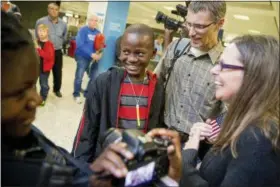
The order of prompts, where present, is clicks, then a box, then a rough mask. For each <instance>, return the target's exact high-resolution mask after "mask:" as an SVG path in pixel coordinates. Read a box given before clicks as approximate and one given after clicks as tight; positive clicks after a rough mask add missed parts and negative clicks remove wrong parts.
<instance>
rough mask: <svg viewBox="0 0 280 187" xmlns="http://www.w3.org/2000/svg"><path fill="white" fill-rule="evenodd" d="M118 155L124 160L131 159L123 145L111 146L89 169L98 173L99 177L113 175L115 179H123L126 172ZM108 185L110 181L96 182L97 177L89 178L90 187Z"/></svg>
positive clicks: (130, 154)
mask: <svg viewBox="0 0 280 187" xmlns="http://www.w3.org/2000/svg"><path fill="white" fill-rule="evenodd" d="M120 155H122V156H123V157H124V158H126V159H132V158H133V154H132V153H131V152H130V151H128V150H127V149H126V144H125V143H117V144H111V145H109V146H108V147H107V148H106V149H105V151H103V153H102V154H101V155H100V156H99V157H98V158H97V159H96V160H95V161H94V162H93V163H92V164H91V165H90V168H91V169H92V170H93V171H94V172H96V173H100V175H99V176H109V175H113V176H114V177H116V178H123V177H125V176H126V174H127V172H128V171H127V168H126V166H125V164H124V162H123V160H122V158H121V156H120ZM110 183H111V180H110V179H107V180H98V177H97V176H93V177H92V178H91V186H110Z"/></svg>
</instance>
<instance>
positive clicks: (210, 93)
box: [155, 38, 224, 134]
mask: <svg viewBox="0 0 280 187" xmlns="http://www.w3.org/2000/svg"><path fill="white" fill-rule="evenodd" d="M183 40H185V41H184V42H186V43H188V42H189V39H185V38H184V39H183ZM176 42H177V40H176V41H173V42H172V43H171V44H170V45H169V46H168V49H167V50H166V51H165V53H164V55H163V57H162V58H161V60H160V61H159V63H158V65H157V67H156V69H155V73H156V74H157V75H158V76H159V78H163V80H164V79H166V77H167V71H168V69H169V68H170V66H171V59H172V58H173V55H174V54H173V51H174V47H175V45H176ZM223 49H224V48H223V46H222V44H221V43H218V44H217V45H216V46H214V47H213V48H212V49H211V50H210V51H208V53H206V54H203V55H201V56H195V54H193V53H192V52H191V51H190V50H189V49H186V52H185V53H184V54H183V55H182V56H181V57H179V58H178V59H177V61H176V62H175V65H174V68H173V70H172V72H171V75H170V78H169V81H168V84H167V86H166V92H165V114H164V122H165V124H166V125H168V126H169V127H173V128H175V129H176V130H178V131H181V132H185V133H187V134H188V133H189V131H190V128H191V127H192V125H193V124H194V123H196V122H205V120H206V119H208V118H209V117H211V116H210V115H211V114H212V113H213V111H218V113H219V112H222V111H224V105H223V103H222V102H220V101H217V100H216V99H215V84H214V78H213V76H212V75H211V73H210V70H211V68H213V67H214V65H215V64H216V62H217V61H218V59H219V57H220V55H221V53H222V52H223ZM181 50H182V49H181Z"/></svg>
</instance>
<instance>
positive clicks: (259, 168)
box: [149, 35, 280, 187]
mask: <svg viewBox="0 0 280 187" xmlns="http://www.w3.org/2000/svg"><path fill="white" fill-rule="evenodd" d="M211 74H212V75H213V77H214V83H215V85H216V88H215V97H216V99H220V100H222V101H224V102H225V103H227V104H228V107H229V108H228V112H227V114H226V117H225V119H224V122H223V125H222V127H221V132H220V134H219V135H218V137H217V138H216V140H215V141H214V142H212V143H213V147H212V148H211V149H210V151H209V152H208V153H207V154H206V156H205V157H204V159H203V160H202V164H201V166H200V168H199V169H196V164H197V153H198V149H199V142H200V140H202V139H206V138H207V137H208V135H209V132H208V129H207V128H206V126H207V125H208V124H196V125H194V126H193V127H192V128H191V131H190V137H189V141H188V142H187V143H186V144H185V145H184V149H183V151H182V161H183V166H182V173H181V180H180V186H188V187H198V186H199V187H233V186H234V187H245V186H246V187H247V186H254V187H274V186H275V187H276V186H280V180H279V176H280V141H279V140H280V126H279V41H278V40H277V39H275V38H273V37H272V36H264V35H257V36H252V35H245V36H240V37H237V38H235V39H234V40H233V41H232V42H231V44H230V45H229V46H228V47H227V48H226V49H225V51H224V53H223V54H222V56H221V58H220V62H219V63H218V64H216V65H215V66H214V67H213V68H212V69H211ZM159 131H163V132H165V133H163V132H161V133H159ZM167 132H168V131H167V130H158V129H156V130H152V131H151V132H150V133H149V134H151V135H158V134H160V135H165V134H166V133H167ZM170 136H171V135H170ZM171 137H172V138H173V139H177V141H175V142H179V141H178V134H173V135H172V136H171ZM177 147H178V145H177ZM179 152H180V150H179ZM180 157H181V156H177V159H180ZM170 164H171V165H173V164H172V160H171V161H170ZM177 164H178V166H177V167H179V165H180V164H179V163H178V162H177ZM178 175H180V174H178Z"/></svg>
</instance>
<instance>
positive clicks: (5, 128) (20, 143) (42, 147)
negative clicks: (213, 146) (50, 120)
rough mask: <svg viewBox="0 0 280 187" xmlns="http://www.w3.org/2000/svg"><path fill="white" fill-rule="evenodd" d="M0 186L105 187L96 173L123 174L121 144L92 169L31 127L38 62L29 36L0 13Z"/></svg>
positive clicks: (124, 154) (37, 100) (127, 154)
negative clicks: (0, 66)
mask: <svg viewBox="0 0 280 187" xmlns="http://www.w3.org/2000/svg"><path fill="white" fill-rule="evenodd" d="M1 19H2V24H1V46H2V48H1V52H2V53H1V64H2V73H1V83H2V89H1V148H2V153H1V169H2V171H3V172H2V173H1V184H2V185H3V186H50V187H51V186H56V187H66V186H67V187H69V186H73V187H82V186H85V187H87V186H92V187H94V186H105V184H108V183H110V180H108V179H102V180H101V179H100V177H99V176H100V175H101V174H102V173H106V174H110V175H112V176H114V177H117V178H121V177H124V176H125V174H126V173H127V169H126V168H125V165H124V164H123V162H122V160H121V157H123V158H126V159H131V158H132V157H133V155H132V153H130V152H129V151H128V150H127V149H126V145H125V144H124V143H118V144H113V145H110V146H109V147H108V148H106V149H105V150H104V151H103V152H102V153H101V155H100V156H99V157H98V158H97V159H96V161H95V162H93V163H85V162H84V163H80V162H78V161H76V160H75V159H74V158H73V157H72V156H71V155H70V154H69V153H68V152H67V151H65V150H64V149H62V148H60V147H57V146H56V145H55V144H54V143H53V142H51V141H50V140H49V139H48V138H46V137H45V136H44V135H43V133H42V132H40V131H39V130H38V129H37V128H35V127H34V126H33V125H32V122H33V121H34V119H35V113H36V108H37V107H38V106H39V105H40V104H41V102H42V99H41V97H40V96H39V94H38V92H37V91H36V82H37V79H38V76H39V64H40V63H39V57H38V54H37V53H36V50H35V49H34V43H33V40H32V37H31V34H30V33H29V31H28V30H27V29H25V28H24V27H23V26H22V25H21V23H20V22H18V20H17V18H16V17H15V16H14V15H13V14H10V13H5V12H4V11H1Z"/></svg>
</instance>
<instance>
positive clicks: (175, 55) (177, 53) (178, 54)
mask: <svg viewBox="0 0 280 187" xmlns="http://www.w3.org/2000/svg"><path fill="white" fill-rule="evenodd" d="M182 39H183V37H181V38H180V39H179V40H178V42H177V43H176V45H175V48H174V51H173V58H172V59H171V65H170V67H169V68H168V70H167V79H166V81H165V84H164V91H165V90H166V87H167V84H168V81H169V78H170V75H171V72H172V71H173V68H174V65H175V63H176V61H177V60H178V58H180V57H181V56H182V55H183V54H184V53H185V51H186V49H187V48H188V47H189V46H190V42H188V43H187V44H186V45H185V47H184V48H183V49H182V50H180V49H177V48H178V46H179V43H180V42H181V41H182ZM180 47H181V46H179V48H180Z"/></svg>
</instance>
